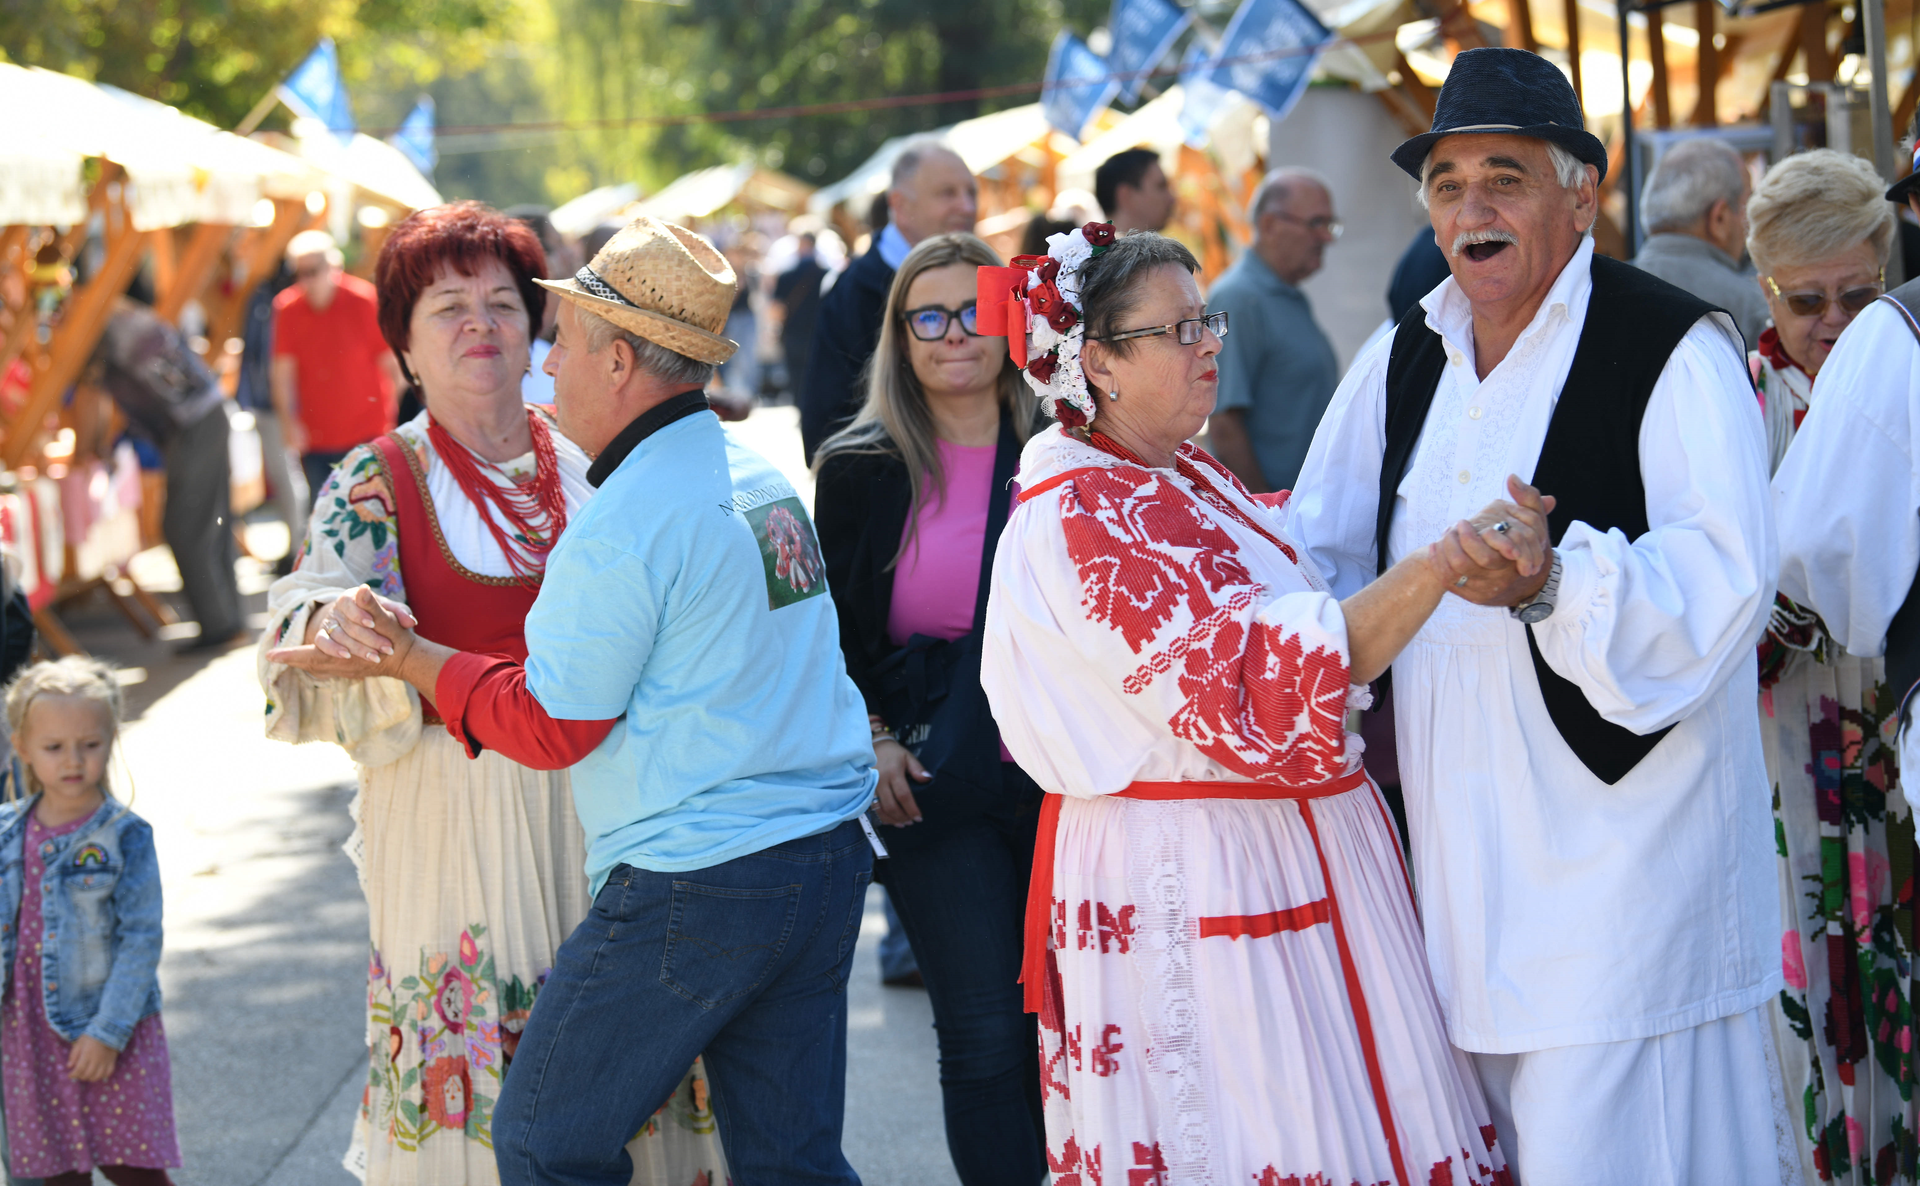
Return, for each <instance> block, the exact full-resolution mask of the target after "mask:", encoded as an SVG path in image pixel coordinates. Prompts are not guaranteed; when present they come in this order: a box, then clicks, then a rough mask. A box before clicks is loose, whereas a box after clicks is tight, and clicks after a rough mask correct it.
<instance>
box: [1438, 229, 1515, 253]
mask: <svg viewBox="0 0 1920 1186" xmlns="http://www.w3.org/2000/svg"><path fill="white" fill-rule="evenodd" d="M1519 241H1520V240H1519V239H1518V238H1517V237H1516V236H1515V235H1514V233H1513V232H1512V231H1461V232H1460V233H1459V234H1457V235H1455V236H1454V237H1453V250H1452V251H1451V252H1450V253H1449V254H1450V255H1453V256H1456V257H1457V256H1458V255H1459V254H1460V253H1461V252H1462V251H1464V250H1465V249H1467V248H1469V247H1471V246H1473V245H1474V244H1475V243H1518V242H1519Z"/></svg>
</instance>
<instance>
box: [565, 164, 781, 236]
mask: <svg viewBox="0 0 1920 1186" xmlns="http://www.w3.org/2000/svg"><path fill="white" fill-rule="evenodd" d="M811 193H813V186H811V185H808V184H807V183H806V182H804V181H801V180H800V179H799V178H797V177H789V176H788V175H786V174H785V173H776V172H774V171H773V170H771V169H763V168H761V167H760V166H759V165H756V164H754V163H753V162H752V161H742V162H741V163H740V164H737V165H716V166H714V167H713V168H711V169H698V170H695V171H694V172H692V173H688V174H686V175H685V176H684V177H680V178H678V179H676V180H675V181H673V182H672V183H671V184H669V185H668V186H667V187H666V188H665V189H663V190H661V191H660V192H659V193H657V194H654V195H653V196H652V197H650V198H648V199H647V200H646V201H644V202H641V203H640V205H639V207H638V209H637V210H636V213H639V214H647V215H651V216H652V217H654V218H658V219H660V220H662V221H664V222H682V221H685V220H686V219H689V218H705V217H707V216H708V215H710V214H712V213H714V212H715V211H717V210H722V209H724V208H726V207H727V206H730V205H732V204H733V203H734V202H735V201H745V202H748V203H750V204H754V205H759V206H766V207H770V208H772V209H775V210H784V211H798V210H800V209H801V208H802V207H804V206H805V205H806V201H807V196H808V195H809V194H811ZM563 209H564V207H563Z"/></svg>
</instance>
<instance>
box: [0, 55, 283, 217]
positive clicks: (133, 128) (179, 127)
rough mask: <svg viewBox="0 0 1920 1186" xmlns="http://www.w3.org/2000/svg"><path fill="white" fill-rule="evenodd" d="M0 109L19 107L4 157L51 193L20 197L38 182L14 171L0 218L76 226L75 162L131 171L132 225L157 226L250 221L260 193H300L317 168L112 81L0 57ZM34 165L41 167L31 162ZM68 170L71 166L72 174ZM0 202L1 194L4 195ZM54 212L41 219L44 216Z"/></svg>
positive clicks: (3, 138)
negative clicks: (93, 160)
mask: <svg viewBox="0 0 1920 1186" xmlns="http://www.w3.org/2000/svg"><path fill="white" fill-rule="evenodd" d="M0 108H3V109H5V110H7V111H11V112H13V113H15V115H16V119H15V120H14V121H12V122H13V124H14V125H16V127H17V126H19V125H31V130H30V131H26V132H24V133H23V132H21V131H17V130H15V129H13V128H10V129H9V130H8V131H7V132H6V133H4V134H0V159H13V157H14V154H16V153H17V154H18V159H20V160H21V161H22V162H23V167H24V168H31V169H38V170H39V171H40V172H41V176H42V178H43V181H44V183H45V184H46V185H47V189H46V192H45V193H43V194H41V195H39V196H38V197H37V198H35V197H34V196H33V195H31V194H23V193H21V191H24V190H26V189H27V188H28V187H29V186H30V185H31V184H32V183H31V182H29V181H28V180H27V178H26V176H25V174H24V173H22V174H19V175H15V174H14V173H13V170H12V169H8V170H7V172H8V174H9V175H8V176H7V179H6V181H5V182H4V183H0V194H7V195H8V196H12V197H16V198H24V199H25V200H17V201H14V202H12V203H11V204H9V205H5V206H0V221H4V222H9V223H11V222H54V223H71V222H76V221H79V220H80V219H82V218H84V217H85V210H84V205H85V203H84V199H82V200H80V201H79V203H78V207H77V208H76V203H75V195H76V193H78V191H79V190H80V188H81V185H82V182H81V178H80V174H79V168H78V164H77V162H78V161H79V160H80V159H81V158H85V157H104V158H106V159H107V160H110V161H112V162H114V163H115V164H117V165H120V166H121V167H122V168H124V169H125V170H126V171H127V177H128V179H129V180H130V181H131V182H132V183H133V185H132V187H131V189H132V193H131V200H130V201H129V203H128V207H129V211H130V213H131V215H132V218H133V225H134V226H135V227H136V228H137V229H139V230H157V229H159V228H161V227H169V226H178V225H180V224H182V223H189V222H210V223H244V222H246V221H247V220H248V219H249V218H250V217H251V216H252V212H253V208H254V206H255V204H256V203H258V202H259V200H260V199H261V198H262V197H263V196H265V197H272V196H296V195H304V194H305V193H306V192H307V191H308V190H309V189H311V188H312V186H313V184H314V182H315V181H316V180H317V177H318V173H317V171H316V170H315V169H314V168H313V167H312V166H310V165H308V164H306V163H305V162H303V161H301V160H299V159H298V158H296V157H293V156H289V155H288V154H286V153H283V152H278V151H276V150H274V149H272V148H268V147H267V146H265V145H262V144H255V143H253V142H252V141H249V140H246V139H244V138H242V137H239V136H235V135H233V134H232V133H230V132H223V131H221V130H220V129H218V128H216V127H214V126H213V125H212V124H208V123H204V122H202V121H200V120H197V119H194V118H192V117H191V116H188V115H185V114H183V113H182V112H180V111H178V110H175V109H174V108H172V107H168V106H167V105H166V104H164V103H156V102H154V101H152V100H150V99H143V98H141V97H139V96H138V95H134V94H130V93H128V92H126V91H123V90H120V89H118V88H116V87H109V86H99V85H95V84H93V83H89V82H85V81H82V80H81V79H78V78H74V77H72V76H70V75H66V74H59V73H55V72H54V71H51V70H42V69H38V68H33V69H28V68H23V67H19V66H13V65H5V64H0ZM35 162H37V164H36V163H35ZM69 170H71V171H70V172H69ZM0 201H4V199H0ZM50 214H51V215H57V216H58V217H51V218H49V217H45V216H46V215H50Z"/></svg>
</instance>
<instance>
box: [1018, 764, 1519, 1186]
mask: <svg viewBox="0 0 1920 1186" xmlns="http://www.w3.org/2000/svg"><path fill="white" fill-rule="evenodd" d="M1309 811H1310V812H1311V821H1312V824H1311V826H1310V824H1309V817H1308V816H1307V814H1306V813H1307V812H1309ZM1316 829H1317V835H1316ZM1055 852H1056V854H1057V855H1056V859H1055V865H1054V881H1053V904H1052V905H1053V912H1052V921H1053V927H1052V931H1053V933H1052V935H1051V937H1050V939H1049V942H1048V946H1049V949H1050V950H1049V951H1048V953H1047V954H1048V963H1049V965H1050V968H1049V976H1048V983H1047V985H1046V987H1045V991H1044V993H1043V995H1044V996H1045V998H1046V1002H1045V1007H1044V1008H1043V1009H1042V1012H1041V1026H1040V1053H1041V1060H1042V1067H1041V1091H1042V1093H1043V1096H1044V1098H1045V1106H1046V1119H1047V1157H1048V1161H1049V1162H1050V1167H1051V1169H1052V1171H1053V1182H1054V1186H1095V1184H1096V1183H1099V1182H1103V1181H1104V1182H1136V1181H1137V1182H1154V1183H1161V1184H1163V1186H1176V1184H1178V1186H1187V1184H1190V1183H1192V1184H1199V1183H1219V1184H1220V1186H1228V1184H1237V1186H1245V1184H1247V1183H1255V1184H1258V1186H1279V1184H1280V1183H1288V1182H1337V1183H1342V1184H1344V1183H1348V1182H1367V1183H1371V1182H1394V1181H1399V1182H1417V1183H1421V1184H1422V1186H1425V1184H1427V1183H1434V1184H1436V1186H1438V1184H1442V1183H1444V1184H1448V1186H1461V1184H1486V1183H1493V1182H1496V1181H1499V1182H1504V1181H1505V1180H1506V1174H1505V1162H1504V1160H1503V1159H1502V1157H1501V1155H1500V1153H1499V1151H1498V1150H1497V1148H1496V1147H1495V1146H1496V1145H1497V1143H1498V1142H1497V1141H1496V1140H1495V1139H1494V1136H1493V1128H1492V1126H1491V1121H1490V1120H1489V1117H1488V1112H1487V1106H1486V1103H1485V1101H1484V1099H1483V1098H1482V1096H1481V1093H1480V1087H1479V1083H1478V1081H1477V1080H1476V1078H1475V1077H1474V1073H1473V1069H1472V1067H1471V1065H1470V1064H1469V1062H1468V1061H1467V1059H1466V1057H1465V1056H1464V1055H1461V1054H1460V1053H1459V1052H1457V1051H1455V1050H1454V1048H1453V1047H1452V1045H1451V1044H1450V1043H1449V1042H1448V1041H1447V1038H1446V1034H1445V1032H1444V1030H1443V1028H1442V1024H1441V1018H1440V1009H1439V1004H1438V1001H1437V1000H1436V999H1435V996H1434V991H1433V985H1432V981H1431V979H1430V978H1429V976H1428V974H1427V963H1426V952H1425V949H1424V947H1423V946H1422V943H1421V937H1420V926H1419V921H1418V920H1417V919H1416V918H1415V916H1414V911H1413V903H1412V900H1411V899H1410V897H1409V894H1408V886H1407V880H1406V875H1405V872H1404V869H1403V867H1402V865H1401V863H1400V855H1399V850H1398V845H1397V843H1396V840H1395V837H1394V832H1393V828H1392V825H1391V824H1389V823H1387V814H1386V808H1385V805H1384V804H1383V803H1382V802H1381V801H1380V799H1379V797H1378V793H1377V792H1376V791H1375V790H1374V788H1373V786H1372V785H1371V784H1370V783H1364V784H1362V785H1361V786H1360V787H1358V788H1357V789H1355V790H1352V791H1348V792H1346V793H1344V794H1339V795H1333V796H1329V797H1327V798H1323V799H1316V800H1312V801H1310V802H1309V801H1298V800H1272V799H1268V800H1223V799H1198V800H1195V799H1189V800H1175V801H1141V800H1130V799H1122V798H1114V797H1105V798H1099V799H1075V798H1069V799H1066V800H1065V801H1064V802H1063V803H1062V805H1061V810H1060V824H1059V839H1058V844H1057V847H1056V849H1055ZM1323 870H1324V872H1323Z"/></svg>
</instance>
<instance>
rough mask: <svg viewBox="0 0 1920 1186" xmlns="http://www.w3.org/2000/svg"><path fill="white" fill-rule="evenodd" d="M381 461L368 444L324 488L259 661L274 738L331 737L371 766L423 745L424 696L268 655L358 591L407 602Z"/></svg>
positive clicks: (398, 685)
mask: <svg viewBox="0 0 1920 1186" xmlns="http://www.w3.org/2000/svg"><path fill="white" fill-rule="evenodd" d="M410 447H413V446H411V445H410ZM378 456H379V455H378V454H377V453H376V452H375V450H374V449H372V448H371V447H368V446H362V447H360V448H358V449H355V450H354V451H353V452H351V453H349V454H347V456H346V457H345V458H344V459H343V460H342V461H341V462H340V464H339V465H338V466H337V467H335V469H334V471H333V473H332V474H331V475H330V476H329V477H328V478H327V481H326V484H325V485H323V486H322V487H321V488H320V496H319V497H318V498H316V499H315V500H314V507H313V518H312V519H311V520H310V521H309V523H308V526H307V536H306V540H305V542H303V543H302V545H301V548H300V560H299V564H298V566H297V567H296V568H295V569H294V572H293V574H292V575H291V576H286V577H282V578H281V579H280V580H278V581H276V582H274V585H273V588H272V589H271V590H270V591H269V593H268V603H267V621H268V627H267V629H266V631H265V632H264V633H263V634H262V636H261V641H260V644H259V650H258V658H257V660H256V663H257V668H258V672H259V677H260V686H261V687H262V688H263V689H264V690H265V691H266V694H267V736H269V737H272V738H275V739H276V740H280V741H291V742H306V741H330V742H333V743H334V744H336V745H339V746H340V747H342V748H343V749H345V750H346V751H347V752H348V754H350V755H352V757H353V758H354V760H355V761H358V762H361V763H363V764H365V765H369V766H378V765H383V764H385V763H387V762H391V761H393V760H394V759H396V758H398V757H400V756H401V755H402V754H404V753H406V752H407V751H408V750H410V749H412V748H413V746H414V744H415V743H416V742H418V741H419V738H420V726H421V716H420V699H419V696H418V695H417V694H416V693H415V692H414V691H413V690H412V689H411V688H409V687H407V685H406V684H404V683H402V682H401V681H399V680H396V679H387V678H371V679H362V680H347V679H315V678H313V677H311V676H309V675H307V674H306V673H304V672H301V671H298V670H296V669H293V668H289V667H286V666H285V665H283V664H278V663H269V662H267V659H266V653H267V651H268V650H270V649H272V648H273V647H277V646H281V645H284V644H285V643H286V641H287V640H293V641H295V642H297V641H298V640H300V639H302V638H305V637H306V632H307V620H308V618H309V617H311V616H312V614H313V613H314V611H315V610H317V609H319V608H320V607H321V606H323V605H326V604H327V603H329V602H331V601H332V600H333V599H334V598H336V597H341V596H344V595H346V594H348V593H351V592H352V591H353V590H354V589H356V588H358V587H359V586H361V585H366V586H369V587H370V588H372V589H373V590H374V591H375V592H376V593H379V594H380V595H381V596H383V597H390V598H392V599H394V600H396V601H405V600H406V586H405V583H404V582H403V581H402V579H401V573H400V538H399V530H398V529H399V516H398V514H397V513H396V511H395V509H394V501H393V490H392V488H391V486H390V485H389V483H388V478H387V474H386V472H385V471H384V470H383V469H382V468H381V465H380V462H379V459H378Z"/></svg>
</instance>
